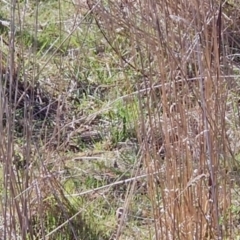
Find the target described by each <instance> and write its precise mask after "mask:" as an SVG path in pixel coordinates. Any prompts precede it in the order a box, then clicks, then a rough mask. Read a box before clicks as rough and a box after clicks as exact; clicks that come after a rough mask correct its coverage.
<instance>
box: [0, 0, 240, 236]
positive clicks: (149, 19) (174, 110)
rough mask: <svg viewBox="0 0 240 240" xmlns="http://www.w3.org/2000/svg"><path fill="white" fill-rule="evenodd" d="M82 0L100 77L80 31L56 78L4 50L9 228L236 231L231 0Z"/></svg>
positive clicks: (34, 232) (78, 232) (32, 231)
mask: <svg viewBox="0 0 240 240" xmlns="http://www.w3.org/2000/svg"><path fill="white" fill-rule="evenodd" d="M82 4H83V3H82V2H81V1H80V2H79V3H76V2H75V8H76V15H77V16H83V18H82V19H81V21H83V19H84V20H85V18H86V19H87V20H86V22H87V24H89V23H90V24H89V26H92V24H93V23H94V24H96V25H95V26H96V28H97V32H98V33H99V34H101V36H102V40H101V42H95V43H94V44H93V45H94V47H92V45H91V47H92V48H93V49H94V55H90V59H91V60H92V59H93V58H94V59H95V58H96V59H97V60H98V61H99V62H100V67H101V68H103V69H104V71H103V72H104V74H103V75H101V74H100V73H99V72H100V71H98V67H99V65H94V64H92V63H91V62H90V64H89V65H87V61H90V60H88V58H87V57H88V54H90V52H89V51H88V50H87V48H88V46H87V47H86V45H84V44H85V42H84V41H83V43H82V45H81V46H80V47H79V49H80V50H81V51H80V50H76V51H74V49H73V48H72V47H71V48H70V47H69V48H70V49H68V48H67V47H66V46H65V47H66V49H67V50H66V52H65V53H63V54H62V56H61V51H64V50H63V49H64V48H61V47H62V45H63V43H64V41H66V39H67V38H70V36H71V34H73V33H74V31H77V30H74V31H72V32H71V34H70V35H68V36H67V37H66V39H65V40H64V41H63V42H62V43H61V44H59V46H58V48H57V50H56V51H55V52H54V51H53V53H54V54H55V55H56V58H55V59H54V61H55V62H58V61H59V62H60V64H59V65H57V66H58V68H57V74H56V75H55V76H54V77H53V78H52V79H51V80H50V82H52V85H51V84H50V85H49V86H48V85H47V84H46V82H47V81H43V80H42V79H41V78H40V77H39V76H41V71H42V72H44V68H46V66H47V64H46V62H47V63H49V65H50V60H49V59H51V58H53V57H54V54H53V55H52V56H50V57H49V58H48V60H47V61H46V62H45V63H44V64H43V66H44V67H43V68H42V69H41V71H36V72H35V74H34V67H36V65H34V64H33V65H32V66H31V68H29V72H31V74H29V75H26V71H24V68H23V67H24V66H25V65H24V64H22V65H21V61H20V64H19V63H18V64H19V65H17V66H18V67H17V68H16V69H17V70H14V71H13V70H11V71H10V69H11V68H10V67H11V66H13V65H14V64H13V63H14V61H13V60H14V59H15V58H14V56H13V55H11V54H9V55H6V54H2V55H1V56H0V60H1V61H0V63H1V65H0V69H1V75H2V78H1V80H2V81H1V110H2V112H1V114H0V117H1V118H2V120H3V121H2V124H1V125H0V131H1V134H2V136H3V137H2V138H1V140H0V146H1V148H0V154H1V161H2V162H4V164H3V177H2V181H3V186H4V188H3V189H5V190H6V193H5V195H4V194H3V193H2V195H4V198H5V199H6V201H5V202H4V204H3V208H2V209H3V210H2V215H3V221H4V224H3V226H4V230H3V231H2V236H3V238H4V239H10V237H12V238H14V237H15V239H18V236H21V237H20V238H19V239H35V238H36V237H37V238H39V239H40V238H41V239H42V238H49V239H93V240H94V239H100V238H101V239H109V237H110V236H112V238H113V239H136V238H139V239H156V240H158V239H236V238H238V237H239V232H240V230H239V224H238V222H239V216H238V215H239V214H238V213H239V210H240V206H239V202H238V200H237V198H238V194H237V192H238V190H239V179H238V178H237V175H238V173H239V150H240V146H239V144H238V142H239V140H240V139H239V137H240V136H239V134H238V130H239V59H238V52H239V51H240V47H239V44H238V42H239V36H240V35H239V29H238V21H239V17H240V13H239V10H238V7H237V6H238V4H239V2H238V1H231V3H230V1H229V2H224V3H222V2H220V1H207V0H206V1H203V2H201V1H195V2H191V1H185V0H177V1H172V0H166V1H110V0H108V1H94V0H91V1H90V0H89V1H87V2H86V4H84V9H85V11H84V12H82V11H81V13H80V12H79V8H80V6H82ZM76 19H77V18H76ZM77 20H79V19H77ZM77 20H76V22H77ZM76 26H78V25H77V24H76ZM73 29H74V28H73ZM76 29H77V28H76ZM91 30H92V28H91V27H89V29H88V31H91ZM81 31H83V30H81ZM60 35H61V34H60ZM91 37H92V36H91ZM14 40H15V38H14V36H13V35H11V37H10V39H9V42H11V41H14ZM91 44H92V43H91ZM58 50H59V51H58ZM70 50H71V51H70ZM8 51H9V53H12V52H11V48H10V45H9V49H8ZM69 52H71V54H70V53H69ZM51 53H52V52H51ZM69 55H71V57H70V58H68V57H69ZM93 56H94V57H93ZM84 58H86V59H87V60H86V62H84ZM109 59H110V60H109ZM35 61H36V59H35ZM61 61H62V62H61ZM75 61H76V62H75ZM92 61H93V60H92ZM99 62H98V63H99ZM10 63H12V65H11V64H10ZM8 65H9V66H8ZM89 66H91V67H92V69H88V67H89ZM103 66H104V67H103ZM51 67H52V65H51ZM95 68H96V69H95ZM14 69H15V68H14ZM52 69H54V68H52ZM105 69H106V70H105ZM112 69H113V70H112ZM55 70H56V69H55ZM94 70H96V71H94ZM92 72H94V74H95V75H93V74H92ZM114 75H115V76H116V77H115V78H113V79H114V80H112V76H114ZM106 76H110V77H109V79H111V81H110V80H109V79H107V80H106ZM98 78H102V82H101V83H98V82H96V79H98ZM79 79H80V80H79ZM40 83H41V84H40ZM60 83H61V84H60ZM53 89H54V90H53ZM85 99H87V100H86V102H84V101H85ZM119 102H120V103H121V104H122V105H121V104H119ZM115 103H118V104H119V105H118V106H117V107H118V111H115V109H114V108H113V107H112V106H113V105H114V104H115ZM84 104H85V107H84ZM86 106H87V107H86ZM99 106H100V107H99ZM116 112H117V113H116ZM13 129H15V132H14V131H12V130H13ZM134 131H135V132H134ZM16 132H18V133H21V134H20V136H19V135H16ZM20 138H21V141H20V143H19V142H18V140H19V139H20ZM17 148H20V150H19V151H17V152H18V153H21V155H22V159H21V160H19V159H18V158H17V160H16V156H15V155H16V154H15V152H16V149H17ZM97 148H100V150H99V149H97ZM14 150H15V151H14ZM79 152H80V153H79ZM69 153H70V155H68V154H69ZM73 153H74V154H73ZM119 159H121V161H119ZM86 160H87V161H86ZM16 161H17V162H20V161H23V162H24V163H23V164H20V165H19V164H16V163H15V162H16ZM88 161H89V162H88ZM86 162H87V164H86ZM79 179H80V180H79ZM79 182H82V183H79ZM99 206H100V207H99ZM116 209H117V210H119V211H117V216H116V217H115V214H111V213H109V212H111V211H115V210H116ZM9 214H10V216H9ZM56 216H58V217H56ZM13 217H14V218H15V219H17V220H16V221H14V219H13ZM139 219H140V220H139ZM101 221H102V222H104V223H103V224H102V225H101V224H99V222H101ZM96 226H98V228H96ZM136 226H137V227H136ZM136 229H137V230H136ZM66 232H70V233H69V234H66ZM99 236H100V237H99Z"/></svg>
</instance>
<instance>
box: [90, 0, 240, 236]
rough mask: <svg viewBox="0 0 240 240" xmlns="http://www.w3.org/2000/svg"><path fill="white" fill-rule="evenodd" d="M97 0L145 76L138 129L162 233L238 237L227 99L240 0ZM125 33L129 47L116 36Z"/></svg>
mask: <svg viewBox="0 0 240 240" xmlns="http://www.w3.org/2000/svg"><path fill="white" fill-rule="evenodd" d="M88 4H89V7H90V9H91V11H92V13H93V14H94V16H95V18H96V21H97V24H98V26H99V28H100V29H101V31H102V33H103V35H104V37H105V38H106V40H107V42H108V43H109V44H110V45H111V47H112V49H113V50H114V51H115V53H116V55H117V56H118V57H119V58H121V59H122V64H123V65H124V66H125V67H126V69H127V68H130V69H133V70H134V71H135V72H136V73H137V74H138V75H139V77H138V78H136V81H135V83H134V84H135V86H136V88H137V89H138V91H139V94H138V100H139V111H140V116H141V117H140V119H139V122H140V124H138V128H137V131H138V135H139V141H140V143H141V158H140V160H142V161H143V163H144V169H145V171H146V172H147V173H148V178H147V181H148V194H149V197H150V198H151V203H152V216H153V217H154V225H155V239H218V238H220V239H222V238H227V239H228V238H229V239H232V238H233V237H234V236H236V235H234V234H236V228H235V227H236V226H235V225H234V224H233V222H232V221H233V216H231V212H230V208H231V206H232V203H231V199H232V197H231V195H232V191H231V186H232V185H231V183H230V182H231V179H230V176H229V174H228V169H231V167H230V166H231V164H232V162H233V161H234V160H233V157H234V155H235V154H237V152H238V150H237V151H235V152H234V153H233V152H232V151H231V149H230V146H229V142H231V141H237V140H236V139H234V138H229V136H228V134H227V133H228V131H229V129H230V128H231V126H229V124H227V123H226V115H229V114H232V115H233V114H234V112H232V111H231V110H230V109H228V108H227V104H228V99H229V96H231V94H233V93H234V91H235V90H236V89H235V88H236V86H237V79H234V78H233V77H232V75H233V66H234V65H235V64H236V62H234V61H233V60H231V59H229V55H230V54H231V52H232V46H233V44H231V46H230V45H228V44H227V43H229V41H231V40H230V39H229V35H231V36H232V38H234V39H236V38H237V35H236V34H237V33H235V32H234V30H235V31H236V30H237V26H236V25H235V24H233V23H234V22H235V17H236V16H239V13H238V11H237V9H235V8H234V4H237V3H234V4H233V5H230V4H228V3H226V2H225V3H224V4H221V5H220V3H219V1H211V2H210V1H204V2H200V1H194V2H191V1H184V0H179V1H171V0H168V1H125V2H121V3H120V2H119V3H117V2H116V1H108V4H107V5H108V8H104V5H103V4H101V3H99V2H98V1H88ZM229 6H230V7H232V8H231V10H229V9H230V7H229ZM235 6H236V5H235ZM229 11H230V12H229ZM234 13H235V14H236V15H234ZM233 16H234V17H233ZM116 36H121V37H122V38H123V39H122V41H123V46H121V45H115V44H114V38H116ZM235 46H236V45H235ZM124 49H131V50H130V51H129V52H126V53H125V52H124ZM140 160H139V161H140ZM163 169H164V170H163ZM120 226H121V225H120ZM229 226H232V227H229ZM119 236H120V231H118V236H117V239H118V237H119Z"/></svg>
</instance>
